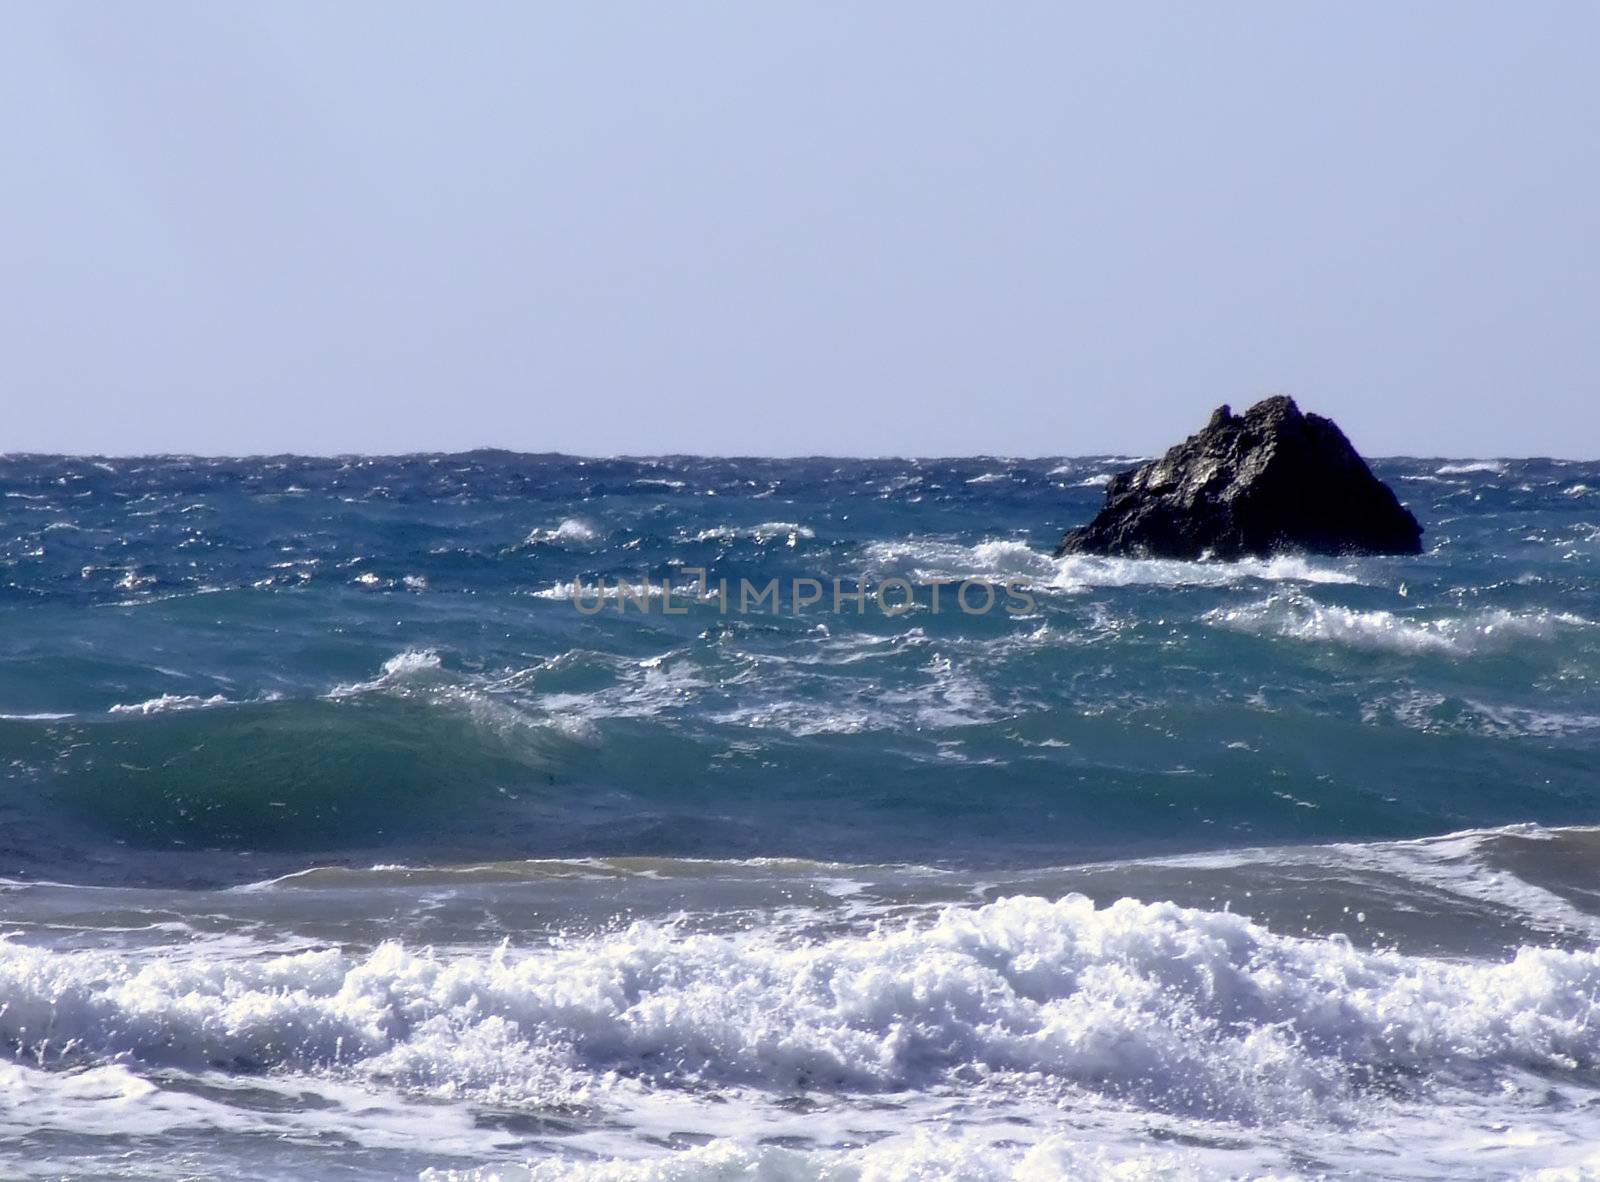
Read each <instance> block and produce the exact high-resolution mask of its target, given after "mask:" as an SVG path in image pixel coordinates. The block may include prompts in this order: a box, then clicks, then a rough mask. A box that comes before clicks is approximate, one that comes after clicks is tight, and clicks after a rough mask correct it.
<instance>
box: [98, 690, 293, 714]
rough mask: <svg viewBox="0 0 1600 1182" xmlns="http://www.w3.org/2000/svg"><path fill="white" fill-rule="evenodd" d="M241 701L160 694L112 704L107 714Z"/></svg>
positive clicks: (203, 707) (209, 707) (210, 706)
mask: <svg viewBox="0 0 1600 1182" xmlns="http://www.w3.org/2000/svg"><path fill="white" fill-rule="evenodd" d="M280 696H281V695H279V694H276V693H269V694H264V695H263V696H262V697H260V698H257V699H255V700H256V701H258V702H274V701H277V700H278V698H279V697H280ZM239 705H243V703H241V702H239V701H237V700H235V699H233V698H229V697H225V696H224V695H222V694H211V695H210V696H209V697H201V696H200V695H199V694H161V695H160V696H158V697H154V698H146V699H145V700H144V701H142V702H128V703H123V702H118V703H117V704H116V705H114V706H112V707H111V708H110V709H109V710H108V711H107V713H108V714H165V713H167V712H168V711H176V710H212V709H215V708H216V707H218V706H239Z"/></svg>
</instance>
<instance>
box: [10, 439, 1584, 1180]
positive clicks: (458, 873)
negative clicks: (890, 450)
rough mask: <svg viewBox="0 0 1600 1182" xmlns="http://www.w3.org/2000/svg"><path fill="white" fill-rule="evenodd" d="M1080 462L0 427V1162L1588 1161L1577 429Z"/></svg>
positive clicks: (1461, 1175) (569, 1167) (958, 1167)
mask: <svg viewBox="0 0 1600 1182" xmlns="http://www.w3.org/2000/svg"><path fill="white" fill-rule="evenodd" d="M1132 459H1133V457H1120V456H1089V457H1078V458H1051V459H1012V458H1001V457H988V456H984V457H971V458H959V459H937V460H912V459H881V460H856V459H851V460H843V459H827V458H807V459H785V460H773V459H736V458H735V459H717V458H697V457H662V458H654V459H581V458H574V457H569V456H561V455H523V454H514V453H510V452H501V451H480V452H470V453H464V454H451V455H414V456H404V457H393V458H372V457H341V458H331V459H330V458H303V457H289V456H278V457H266V458H260V457H258V458H247V459H218V458H196V457H186V456H168V457H159V458H142V459H126V458H89V457H62V456H39V455H8V456H3V457H0V777H3V778H0V1176H4V1177H6V1178H70V1179H91V1178H96V1179H98V1178H105V1179H112V1178H115V1179H129V1178H151V1179H155V1178H159V1179H173V1178H205V1179H211V1178H229V1179H236V1180H238V1179H304V1178H314V1179H321V1178H327V1179H350V1180H358V1179H359V1180H365V1179H389V1178H401V1177H405V1178H421V1179H430V1180H434V1182H443V1180H446V1179H455V1180H461V1182H467V1180H476V1182H487V1180H489V1179H508V1180H510V1179H517V1180H521V1179H552V1180H553V1179H578V1180H583V1179H591V1180H609V1182H645V1180H663V1182H666V1180H673V1182H692V1180H712V1179H715V1180H721V1182H735V1180H746V1179H748V1180H761V1182H801V1180H827V1182H899V1180H906V1182H910V1180H914V1179H915V1180H928V1179H963V1180H974V1182H976V1180H988V1179H1019V1180H1020V1179H1027V1180H1032V1182H1043V1180H1045V1179H1057V1178H1063V1179H1090V1180H1096V1179H1118V1180H1123V1182H1135V1180H1140V1179H1168V1178H1180V1179H1267V1178H1272V1179H1280V1180H1287V1179H1321V1178H1337V1179H1397V1180H1400V1179H1404V1180H1422V1179H1529V1180H1537V1182H1563V1180H1578V1179H1593V1178H1600V827H1597V826H1600V759H1597V756H1600V692H1597V689H1600V687H1597V684H1596V679H1597V678H1600V582H1597V576H1600V463H1575V462H1560V461H1553V460H1504V461H1501V460H1461V459H1443V458H1435V459H1389V460H1382V461H1378V462H1377V463H1376V464H1375V465H1374V466H1375V470H1376V471H1377V472H1378V474H1379V475H1380V476H1382V477H1383V478H1384V479H1386V480H1387V481H1388V482H1389V483H1390V484H1391V485H1392V486H1393V487H1394V488H1395V489H1396V491H1397V492H1398V493H1399V495H1400V496H1401V498H1402V499H1403V500H1404V501H1405V502H1407V504H1408V505H1409V506H1410V507H1411V509H1412V510H1413V511H1414V512H1415V513H1416V514H1417V516H1418V518H1419V519H1420V520H1421V522H1422V524H1423V525H1424V527H1425V528H1426V531H1427V532H1426V536H1425V539H1424V543H1425V547H1426V552H1425V553H1424V554H1422V555H1421V556H1419V557H1393V558H1330V557H1306V556H1296V555H1283V556H1279V557H1275V558H1271V559H1265V560H1253V561H1244V562H1239V563H1232V564H1228V563H1219V562H1213V561H1198V562H1176V561H1160V560H1131V559H1119V558H1096V557H1084V556H1071V557H1064V558H1055V557H1052V552H1053V549H1054V545H1055V543H1056V541H1057V539H1058V538H1059V536H1060V534H1061V532H1062V531H1063V530H1064V529H1066V528H1068V527H1070V526H1073V525H1076V524H1080V523H1082V522H1084V521H1086V520H1087V519H1088V518H1089V517H1090V516H1091V515H1092V514H1093V513H1094V511H1095V510H1096V508H1097V507H1098V506H1099V504H1100V502H1101V500H1102V497H1103V490H1104V485H1105V483H1106V481H1107V480H1108V478H1109V477H1110V475H1111V474H1112V473H1114V472H1116V471H1118V470H1119V469H1122V468H1125V467H1127V466H1128V465H1129V464H1130V462H1131V461H1132ZM774 581H775V583H774ZM936 593H940V594H942V599H941V601H940V603H939V605H938V606H937V607H936V606H935V604H934V602H933V596H934V594H936Z"/></svg>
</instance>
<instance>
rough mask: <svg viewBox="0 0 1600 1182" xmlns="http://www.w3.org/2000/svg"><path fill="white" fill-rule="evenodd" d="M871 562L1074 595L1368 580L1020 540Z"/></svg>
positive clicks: (920, 574)
mask: <svg viewBox="0 0 1600 1182" xmlns="http://www.w3.org/2000/svg"><path fill="white" fill-rule="evenodd" d="M865 557H866V559H867V561H868V562H869V563H871V564H873V565H874V566H877V567H880V568H882V569H883V570H885V571H886V572H907V573H909V574H910V575H912V577H915V578H919V579H931V578H955V579H985V580H990V581H994V582H1005V581H1009V580H1016V581H1018V582H1020V583H1022V584H1024V585H1025V586H1027V587H1028V588H1029V589H1031V590H1039V591H1060V592H1069V593H1070V592H1078V591H1086V590H1090V589H1093V588H1096V587H1128V586H1160V587H1222V586H1229V585H1231V584H1235V583H1244V582H1249V581H1260V582H1285V583H1294V582H1301V583H1354V582H1359V581H1360V579H1359V575H1358V573H1357V571H1356V570H1355V569H1354V568H1353V567H1352V566H1351V565H1350V564H1349V563H1342V562H1334V561H1331V560H1329V561H1324V562H1313V561H1312V560H1310V559H1307V558H1304V557H1302V556H1300V555H1294V554H1284V555H1278V556H1276V557H1273V558H1246V559H1241V560H1240V561H1238V562H1210V561H1201V562H1186V561H1180V560H1177V559H1162V558H1102V557H1098V556H1095V555H1087V554H1069V555H1065V556H1063V557H1061V558H1052V557H1051V556H1050V555H1048V554H1046V553H1045V552H1044V551H1042V550H1036V549H1034V548H1033V547H1032V546H1030V545H1028V544H1027V543H1026V542H1020V541H1015V540H1012V539H996V540H992V541H987V542H980V543H978V544H977V545H975V546H963V545H959V544H957V543H952V542H942V541H933V540H928V541H922V540H907V541H897V542H874V543H870V544H869V545H868V546H867V547H866V550H865Z"/></svg>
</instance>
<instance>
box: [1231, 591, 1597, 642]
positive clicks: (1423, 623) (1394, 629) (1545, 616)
mask: <svg viewBox="0 0 1600 1182" xmlns="http://www.w3.org/2000/svg"><path fill="white" fill-rule="evenodd" d="M1204 618H1205V620H1206V621H1207V622H1208V623H1210V624H1213V625H1215V626H1217V627H1221V628H1229V629H1232V630H1234V631H1238V632H1250V633H1255V634H1257V635H1271V636H1282V637H1286V638H1288V639H1291V640H1302V641H1311V642H1317V643H1322V644H1335V645H1339V646H1342V647H1348V648H1364V649H1379V650H1385V651H1389V652H1397V653H1413V654H1415V653H1448V654H1454V655H1466V654H1471V653H1478V652H1483V651H1487V650H1499V649H1504V648H1507V647H1509V646H1512V645H1515V644H1517V643H1518V642H1519V641H1526V640H1549V639H1551V638H1552V637H1554V636H1556V635H1557V634H1558V633H1560V632H1561V631H1563V630H1570V629H1575V628H1582V627H1586V626H1588V624H1589V621H1587V620H1585V619H1583V618H1582V617H1579V616H1574V615H1570V614H1567V613H1563V612H1550V611H1529V612H1512V611H1507V610H1505V609H1503V608H1495V609H1488V610H1483V611H1477V612H1472V613H1469V614H1465V615H1458V616H1421V615H1401V614H1399V613H1396V612H1392V611H1387V610H1383V609H1369V610H1365V611H1363V610H1359V609H1356V608H1348V607H1340V606H1336V605H1327V604H1322V603H1318V602H1317V601H1316V600H1314V599H1312V598H1311V597H1309V596H1307V595H1304V594H1280V595H1273V596H1269V597H1268V598H1266V599H1264V600H1261V601H1259V602H1257V603H1251V604H1246V605H1244V606H1242V607H1229V608H1218V609H1216V610H1214V611H1211V612H1208V613H1206V615H1205V617H1204Z"/></svg>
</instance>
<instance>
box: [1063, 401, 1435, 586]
mask: <svg viewBox="0 0 1600 1182" xmlns="http://www.w3.org/2000/svg"><path fill="white" fill-rule="evenodd" d="M1285 550H1289V551H1294V550H1298V551H1306V552H1309V553H1313V554H1418V553H1420V552H1421V550H1422V527H1421V526H1420V525H1418V524H1417V519H1416V518H1415V517H1413V516H1412V515H1411V514H1410V513H1409V512H1408V511H1407V510H1406V508H1405V507H1404V506H1403V505H1401V504H1400V501H1399V499H1398V498H1397V497H1396V496H1395V495H1394V491H1393V490H1392V489H1390V488H1389V486H1388V485H1387V484H1385V483H1383V481H1381V480H1379V479H1378V478H1377V477H1376V476H1374V475H1373V474H1372V469H1370V468H1368V467H1367V465H1366V461H1364V460H1363V459H1362V458H1361V457H1360V456H1359V455H1358V454H1357V453H1356V449H1355V448H1353V447H1351V446H1350V441H1349V440H1348V439H1346V438H1345V437H1344V432H1343V431H1341V430H1339V428H1338V427H1337V426H1336V425H1335V424H1334V422H1333V420H1331V419H1325V418H1323V417H1322V416H1321V415H1308V414H1304V413H1302V412H1301V410H1300V408H1299V407H1298V406H1296V405H1295V404H1294V399H1292V398H1288V397H1285V396H1281V395H1280V396H1279V397H1276V398H1268V399H1266V400H1265V401H1263V402H1258V403H1256V404H1255V405H1254V406H1252V407H1251V408H1250V409H1249V410H1247V411H1246V412H1245V413H1244V414H1242V415H1236V414H1233V413H1232V412H1231V411H1230V410H1229V409H1228V408H1227V407H1226V406H1221V407H1218V408H1217V410H1216V411H1215V412H1214V413H1213V414H1212V416H1211V421H1210V422H1209V423H1207V424H1206V426H1205V429H1204V430H1203V431H1201V432H1199V433H1198V434H1196V435H1191V436H1189V438H1188V439H1186V440H1184V441H1183V442H1182V443H1180V444H1178V445H1177V446H1176V447H1174V448H1172V449H1171V450H1169V451H1168V452H1167V454H1166V455H1164V456H1162V457H1161V458H1160V459H1159V460H1152V461H1150V462H1149V463H1147V464H1142V465H1140V466H1139V467H1137V468H1133V469H1131V470H1129V471H1127V472H1120V473H1118V474H1117V475H1116V476H1114V477H1113V478H1112V480H1111V483H1110V484H1109V485H1107V486H1106V503H1105V507H1104V508H1102V509H1101V510H1100V512H1099V513H1098V514H1097V515H1096V516H1095V519H1094V520H1093V521H1091V522H1090V523H1089V524H1088V525H1084V526H1079V527H1078V528H1077V529H1074V530H1069V531H1068V532H1067V534H1066V536H1065V537H1063V538H1062V539H1061V545H1060V546H1059V547H1057V549H1056V555H1057V557H1060V556H1061V555H1063V554H1111V555H1125V556H1132V557H1151V558H1200V557H1202V556H1203V555H1207V554H1209V555H1211V556H1213V557H1216V558H1224V559H1234V558H1245V557H1252V556H1253V557H1261V556H1265V555H1268V554H1274V553H1278V552H1281V551H1285Z"/></svg>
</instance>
